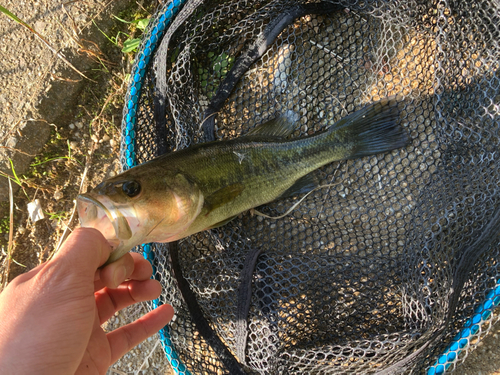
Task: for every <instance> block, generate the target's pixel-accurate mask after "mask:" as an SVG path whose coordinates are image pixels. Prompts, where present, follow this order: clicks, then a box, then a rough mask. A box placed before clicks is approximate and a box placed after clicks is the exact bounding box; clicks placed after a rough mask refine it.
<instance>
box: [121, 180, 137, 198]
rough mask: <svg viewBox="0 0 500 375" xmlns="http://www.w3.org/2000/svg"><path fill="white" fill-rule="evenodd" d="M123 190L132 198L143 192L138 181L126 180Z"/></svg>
mask: <svg viewBox="0 0 500 375" xmlns="http://www.w3.org/2000/svg"><path fill="white" fill-rule="evenodd" d="M122 190H123V192H124V193H125V194H127V195H128V196H129V197H130V198H133V197H135V196H136V195H137V194H139V193H140V192H141V185H140V184H139V183H138V182H137V181H125V182H124V183H123V185H122Z"/></svg>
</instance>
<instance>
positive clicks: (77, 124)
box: [75, 122, 83, 129]
mask: <svg viewBox="0 0 500 375" xmlns="http://www.w3.org/2000/svg"><path fill="white" fill-rule="evenodd" d="M75 125H76V127H77V128H78V129H81V128H83V123H82V122H77V123H75Z"/></svg>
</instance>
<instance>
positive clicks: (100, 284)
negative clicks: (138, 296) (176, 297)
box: [94, 253, 153, 292]
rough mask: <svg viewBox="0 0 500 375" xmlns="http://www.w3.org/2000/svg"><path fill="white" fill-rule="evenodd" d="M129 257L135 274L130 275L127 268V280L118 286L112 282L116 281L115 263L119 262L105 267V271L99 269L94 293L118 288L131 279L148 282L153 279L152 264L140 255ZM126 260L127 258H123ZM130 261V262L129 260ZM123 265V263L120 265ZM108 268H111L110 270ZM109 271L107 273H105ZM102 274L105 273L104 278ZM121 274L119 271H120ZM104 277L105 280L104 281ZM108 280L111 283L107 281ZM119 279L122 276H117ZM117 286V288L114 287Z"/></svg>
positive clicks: (95, 279)
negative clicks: (103, 289) (114, 274)
mask: <svg viewBox="0 0 500 375" xmlns="http://www.w3.org/2000/svg"><path fill="white" fill-rule="evenodd" d="M129 255H130V256H131V257H132V259H133V272H132V274H129V270H128V268H127V271H126V276H125V277H126V278H125V279H122V280H121V281H120V282H119V283H118V284H116V283H112V282H111V281H112V280H113V279H114V277H115V276H113V272H115V271H116V270H117V266H118V264H117V265H115V263H117V262H119V260H117V261H116V262H113V263H111V264H109V265H108V266H106V267H104V268H103V269H98V270H97V271H96V276H95V278H94V281H95V285H94V292H97V291H98V290H101V289H102V288H104V287H106V286H107V287H109V288H114V287H116V286H118V285H119V284H120V283H122V282H123V281H125V280H126V279H131V280H147V279H149V278H151V275H152V274H153V267H152V266H151V263H149V261H147V260H146V259H144V257H143V256H142V255H141V254H139V253H129ZM123 258H125V256H123ZM127 261H128V260H127ZM120 264H121V263H120ZM129 266H130V264H128V263H127V264H126V267H129ZM108 267H111V268H109V269H108ZM105 269H107V270H106V271H104V270H105ZM102 272H105V274H104V276H103V274H102ZM118 272H119V271H118ZM103 277H104V280H103V279H102V278H103ZM106 279H108V280H109V281H106ZM117 279H118V280H119V279H121V276H117ZM113 285H115V286H113Z"/></svg>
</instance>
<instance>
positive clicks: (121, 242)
mask: <svg viewBox="0 0 500 375" xmlns="http://www.w3.org/2000/svg"><path fill="white" fill-rule="evenodd" d="M102 200H103V202H101V201H100V200H97V199H95V198H93V197H92V196H91V195H90V194H80V195H78V197H77V206H76V207H77V210H78V216H79V218H80V225H81V226H82V227H84V228H95V229H97V230H99V231H100V232H101V233H102V235H103V236H104V238H106V240H107V241H108V242H109V244H110V246H111V248H112V249H113V253H112V256H111V257H110V260H108V262H110V261H112V260H115V259H118V258H119V257H120V256H121V255H123V254H124V253H125V252H127V251H128V250H130V249H126V250H125V249H124V247H126V246H127V243H128V242H129V240H131V238H132V230H131V229H130V225H129V223H128V221H127V218H125V217H124V216H123V215H122V213H121V212H120V210H119V209H118V208H117V207H116V206H115V205H114V204H113V202H112V201H110V200H109V199H107V198H106V197H102ZM111 258H113V259H111Z"/></svg>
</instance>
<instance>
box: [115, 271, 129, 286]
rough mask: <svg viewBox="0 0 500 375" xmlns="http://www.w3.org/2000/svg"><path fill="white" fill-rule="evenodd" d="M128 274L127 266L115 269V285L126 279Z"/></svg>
mask: <svg viewBox="0 0 500 375" xmlns="http://www.w3.org/2000/svg"><path fill="white" fill-rule="evenodd" d="M126 275H127V270H126V268H125V266H120V267H118V268H117V269H116V271H115V275H114V277H113V280H114V282H115V285H116V286H118V285H120V284H121V283H122V282H124V281H125V276H126Z"/></svg>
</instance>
